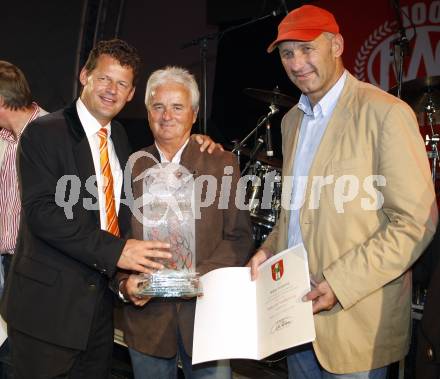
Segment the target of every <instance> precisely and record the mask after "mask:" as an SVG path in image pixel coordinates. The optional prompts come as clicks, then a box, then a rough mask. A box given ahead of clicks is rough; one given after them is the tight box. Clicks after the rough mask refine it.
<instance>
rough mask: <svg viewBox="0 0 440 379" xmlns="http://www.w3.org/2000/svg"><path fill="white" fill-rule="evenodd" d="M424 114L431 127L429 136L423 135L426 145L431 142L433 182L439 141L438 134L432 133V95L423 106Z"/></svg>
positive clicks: (433, 108) (433, 109)
mask: <svg viewBox="0 0 440 379" xmlns="http://www.w3.org/2000/svg"><path fill="white" fill-rule="evenodd" d="M425 111H426V115H427V116H428V122H429V127H430V128H431V135H432V137H431V138H430V137H429V135H428V134H427V135H426V137H425V145H426V146H428V144H429V143H431V157H430V158H432V165H431V174H432V180H433V181H434V182H435V180H436V177H437V176H436V175H437V162H438V159H439V154H438V147H437V144H438V142H439V141H440V136H439V135H438V134H434V127H433V124H434V117H433V115H434V113H435V112H436V109H435V107H434V102H433V101H432V97H431V96H430V95H429V98H428V103H427V104H426V106H425Z"/></svg>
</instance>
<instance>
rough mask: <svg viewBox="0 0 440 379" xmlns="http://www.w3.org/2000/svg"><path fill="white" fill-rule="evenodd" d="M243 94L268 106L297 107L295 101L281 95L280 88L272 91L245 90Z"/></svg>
mask: <svg viewBox="0 0 440 379" xmlns="http://www.w3.org/2000/svg"><path fill="white" fill-rule="evenodd" d="M243 92H244V93H245V94H246V95H248V96H250V97H253V98H254V99H257V100H260V101H263V102H265V103H268V104H274V105H277V106H279V107H287V108H290V107H293V106H294V105H295V99H294V98H293V97H290V96H287V95H284V94H283V93H281V91H280V90H279V89H278V87H275V88H274V89H273V90H272V91H268V90H264V89H257V88H245V89H244V90H243Z"/></svg>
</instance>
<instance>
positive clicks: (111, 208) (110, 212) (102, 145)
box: [98, 128, 120, 237]
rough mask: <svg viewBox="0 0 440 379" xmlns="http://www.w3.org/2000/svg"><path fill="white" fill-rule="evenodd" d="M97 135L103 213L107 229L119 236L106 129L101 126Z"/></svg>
mask: <svg viewBox="0 0 440 379" xmlns="http://www.w3.org/2000/svg"><path fill="white" fill-rule="evenodd" d="M98 136H99V156H100V163H101V175H102V183H103V188H102V190H103V192H104V197H105V214H106V216H107V231H108V232H110V233H112V234H114V235H115V236H117V237H119V236H120V232H119V224H118V216H117V215H116V204H115V191H114V189H113V176H112V170H111V168H110V160H109V158H108V144H107V141H108V139H107V129H106V128H101V129H100V130H99V132H98Z"/></svg>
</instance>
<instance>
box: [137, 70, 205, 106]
mask: <svg viewBox="0 0 440 379" xmlns="http://www.w3.org/2000/svg"><path fill="white" fill-rule="evenodd" d="M169 82H171V83H179V84H182V85H183V86H185V87H186V88H187V89H188V91H189V93H190V96H191V104H192V109H193V111H195V112H197V111H198V110H199V100H200V92H199V88H198V86H197V82H196V80H195V78H194V75H192V74H191V73H190V72H189V71H188V70H185V69H184V68H182V67H177V66H167V67H165V68H164V69H160V70H156V71H154V72H153V73H152V74H151V75H150V77H149V78H148V81H147V89H146V90H145V105H146V106H147V108H148V105H149V100H150V98H151V95H152V93H153V91H154V90H155V89H156V88H157V87H158V86H160V85H162V84H165V83H169Z"/></svg>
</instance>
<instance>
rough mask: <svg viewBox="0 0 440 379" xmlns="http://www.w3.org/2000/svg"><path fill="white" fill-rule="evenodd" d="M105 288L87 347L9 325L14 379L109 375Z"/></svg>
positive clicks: (109, 308)
mask: <svg viewBox="0 0 440 379" xmlns="http://www.w3.org/2000/svg"><path fill="white" fill-rule="evenodd" d="M112 296H113V295H112V294H111V292H110V291H109V290H106V292H105V294H104V295H103V297H102V299H101V301H100V302H99V304H97V306H96V307H97V309H96V311H95V315H94V317H93V323H92V327H91V331H90V335H89V341H88V344H87V348H86V350H84V351H82V350H75V349H70V348H66V347H63V346H57V345H53V344H51V343H48V342H46V341H42V340H39V339H36V338H34V337H32V336H30V335H27V334H24V333H21V332H20V331H18V330H16V329H13V328H11V327H8V335H9V338H10V341H11V345H12V362H13V367H14V379H55V378H59V379H61V378H63V379H108V378H109V375H110V367H111V360H112V353H113V299H112Z"/></svg>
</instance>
